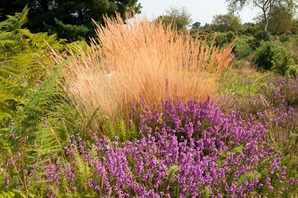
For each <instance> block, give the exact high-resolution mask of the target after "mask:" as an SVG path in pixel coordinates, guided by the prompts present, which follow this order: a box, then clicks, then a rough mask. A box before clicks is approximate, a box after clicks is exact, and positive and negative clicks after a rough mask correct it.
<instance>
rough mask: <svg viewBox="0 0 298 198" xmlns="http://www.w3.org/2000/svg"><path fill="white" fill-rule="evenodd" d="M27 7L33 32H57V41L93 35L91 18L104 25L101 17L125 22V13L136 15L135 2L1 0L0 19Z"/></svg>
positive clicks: (111, 0)
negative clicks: (119, 17) (117, 16)
mask: <svg viewBox="0 0 298 198" xmlns="http://www.w3.org/2000/svg"><path fill="white" fill-rule="evenodd" d="M26 5H27V6H28V7H29V9H30V10H29V14H28V19H29V21H28V23H27V25H26V27H27V28H29V29H30V30H31V31H32V32H48V33H50V34H53V33H57V34H58V36H59V37H60V38H65V39H68V40H69V41H74V40H78V39H88V38H89V37H90V36H94V35H95V31H94V28H95V26H94V24H93V22H92V19H93V20H94V21H96V22H97V23H98V24H103V15H106V16H107V17H115V14H116V12H118V13H120V15H121V16H122V17H123V18H124V19H125V18H126V14H128V13H129V14H134V13H139V12H140V9H141V5H140V3H138V0H124V1H118V0H85V1H81V0H1V4H0V12H1V16H0V20H1V21H3V20H5V19H6V16H7V15H14V13H15V12H21V11H22V9H23V8H24V7H25V6H26Z"/></svg>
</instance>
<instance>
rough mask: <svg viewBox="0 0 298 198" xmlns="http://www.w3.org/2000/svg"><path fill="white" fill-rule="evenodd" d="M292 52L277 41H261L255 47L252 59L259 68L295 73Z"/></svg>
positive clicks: (285, 73)
mask: <svg viewBox="0 0 298 198" xmlns="http://www.w3.org/2000/svg"><path fill="white" fill-rule="evenodd" d="M293 57H294V54H293V53H292V52H291V51H289V50H287V49H286V47H284V46H283V44H282V43H279V42H262V43H261V46H260V47H259V48H257V49H256V52H255V54H254V57H253V61H254V62H255V63H256V64H257V65H258V67H259V68H261V69H264V70H270V71H273V72H275V73H279V74H282V75H295V74H296V70H297V66H295V65H294V64H295V63H294V59H293Z"/></svg>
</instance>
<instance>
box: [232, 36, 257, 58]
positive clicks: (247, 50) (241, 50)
mask: <svg viewBox="0 0 298 198" xmlns="http://www.w3.org/2000/svg"><path fill="white" fill-rule="evenodd" d="M252 52H253V49H252V47H251V44H250V39H248V38H239V39H238V40H237V41H236V42H235V47H234V53H235V55H236V56H237V57H238V58H240V59H242V58H246V57H247V56H249V55H251V54H252Z"/></svg>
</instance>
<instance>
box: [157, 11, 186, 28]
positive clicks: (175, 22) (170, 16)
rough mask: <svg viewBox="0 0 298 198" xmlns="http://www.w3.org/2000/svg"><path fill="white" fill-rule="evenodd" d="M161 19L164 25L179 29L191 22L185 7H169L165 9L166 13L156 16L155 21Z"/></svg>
mask: <svg viewBox="0 0 298 198" xmlns="http://www.w3.org/2000/svg"><path fill="white" fill-rule="evenodd" d="M160 20H161V21H162V23H163V25H164V26H165V27H168V26H171V27H172V28H174V29H176V30H178V31H181V30H184V29H186V28H187V26H188V25H189V24H190V23H191V21H192V20H191V17H190V14H189V13H188V11H187V10H186V8H184V7H183V8H175V7H170V9H169V10H166V14H164V15H161V16H159V17H158V18H157V21H160Z"/></svg>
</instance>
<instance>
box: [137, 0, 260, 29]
mask: <svg viewBox="0 0 298 198" xmlns="http://www.w3.org/2000/svg"><path fill="white" fill-rule="evenodd" d="M138 2H139V3H141V4H142V6H143V8H142V9H141V12H142V14H145V15H146V17H147V18H149V19H153V18H156V17H158V16H160V15H162V14H165V13H166V10H168V9H169V8H170V7H171V6H172V7H174V8H178V9H179V8H182V7H185V8H186V10H187V11H188V13H189V14H190V15H191V19H192V23H195V22H197V21H198V22H200V23H201V25H204V24H205V23H211V22H212V19H213V16H215V15H218V14H227V13H228V10H227V3H226V1H225V0H207V1H206V0H139V1H138ZM258 13H259V10H258V9H257V8H255V7H247V8H245V9H244V10H242V11H240V12H239V14H238V16H239V17H240V19H241V22H242V23H246V22H254V20H253V18H255V17H256V16H257V15H258Z"/></svg>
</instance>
